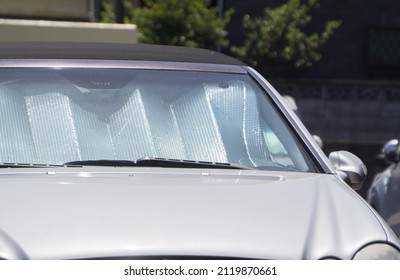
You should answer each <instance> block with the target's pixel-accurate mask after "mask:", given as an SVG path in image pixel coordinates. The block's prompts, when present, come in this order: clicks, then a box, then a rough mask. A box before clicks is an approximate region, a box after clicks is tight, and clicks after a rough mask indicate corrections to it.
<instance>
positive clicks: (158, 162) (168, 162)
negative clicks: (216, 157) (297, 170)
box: [136, 157, 252, 169]
mask: <svg viewBox="0 0 400 280" xmlns="http://www.w3.org/2000/svg"><path fill="white" fill-rule="evenodd" d="M136 165H137V166H147V167H151V166H154V167H172V168H213V169H252V168H250V167H247V166H242V165H236V164H231V163H225V162H211V161H196V160H184V159H168V158H153V157H146V158H141V159H138V160H137V161H136Z"/></svg>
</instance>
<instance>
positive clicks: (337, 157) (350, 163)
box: [329, 151, 367, 190]
mask: <svg viewBox="0 0 400 280" xmlns="http://www.w3.org/2000/svg"><path fill="white" fill-rule="evenodd" d="M329 160H330V162H331V163H332V165H333V167H334V168H335V170H336V171H337V173H338V175H339V176H340V177H341V178H342V179H343V180H344V181H345V182H346V183H347V184H348V185H349V186H350V187H352V188H353V189H354V190H358V189H360V188H361V186H362V183H363V182H364V180H365V178H366V177H367V168H366V166H365V164H364V163H363V162H362V161H361V160H360V159H359V158H358V157H357V156H355V155H354V154H352V153H350V152H347V151H336V152H332V153H330V154H329Z"/></svg>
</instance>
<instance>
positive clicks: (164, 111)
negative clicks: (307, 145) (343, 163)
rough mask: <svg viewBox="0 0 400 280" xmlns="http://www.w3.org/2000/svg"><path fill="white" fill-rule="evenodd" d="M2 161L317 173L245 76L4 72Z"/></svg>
mask: <svg viewBox="0 0 400 280" xmlns="http://www.w3.org/2000/svg"><path fill="white" fill-rule="evenodd" d="M0 114H1V120H0V133H1V134H0V160H1V161H2V162H6V163H11V162H15V163H39V164H63V163H66V162H70V161H78V160H99V159H109V160H132V161H136V160H138V159H140V158H144V157H160V158H171V159H185V160H194V161H207V162H224V163H232V164H238V165H243V166H247V167H252V168H257V169H265V170H268V169H272V170H275V169H278V170H288V171H292V170H296V171H310V172H315V169H314V168H313V165H312V163H311V161H310V159H309V157H308V156H307V154H306V153H305V152H304V150H303V148H302V147H301V145H300V144H299V142H298V141H297V139H296V137H294V134H293V133H292V132H291V130H290V128H289V127H288V126H287V124H286V123H285V121H284V120H283V119H282V117H281V115H280V114H278V113H277V110H276V108H275V107H274V105H272V104H271V102H270V100H269V98H268V97H267V96H266V95H265V93H264V92H263V91H262V90H261V89H260V88H259V87H258V86H257V85H256V84H255V83H254V82H253V80H252V79H251V78H250V77H249V76H247V75H242V74H222V73H208V72H190V71H155V70H128V69H122V70H117V69H58V70H55V69H3V70H1V72H0Z"/></svg>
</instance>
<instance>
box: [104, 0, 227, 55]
mask: <svg viewBox="0 0 400 280" xmlns="http://www.w3.org/2000/svg"><path fill="white" fill-rule="evenodd" d="M143 3H144V5H143V6H141V7H133V5H132V4H131V3H130V2H129V1H125V2H124V8H125V18H124V22H126V23H134V24H136V25H137V27H138V31H139V38H138V39H139V42H140V43H146V44H160V45H177V46H187V47H199V48H206V49H215V48H217V46H227V45H228V43H229V41H228V39H227V32H226V30H225V26H226V25H227V24H228V22H229V21H230V18H231V15H232V13H233V10H228V11H226V12H225V13H224V15H223V16H222V17H221V18H219V17H218V11H217V9H216V7H212V6H211V0H144V1H143ZM103 8H104V12H103V14H102V21H103V22H110V21H111V22H112V21H113V20H114V21H115V16H114V14H113V11H112V6H110V5H109V4H107V2H106V3H105V5H103Z"/></svg>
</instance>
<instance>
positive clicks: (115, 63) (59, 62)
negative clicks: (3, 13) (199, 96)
mask: <svg viewBox="0 0 400 280" xmlns="http://www.w3.org/2000/svg"><path fill="white" fill-rule="evenodd" d="M0 68H105V69H149V70H185V71H188V70H189V71H200V72H218V73H235V74H247V71H246V70H245V68H244V67H243V66H240V65H228V64H211V63H191V62H167V61H144V60H94V59H1V60H0Z"/></svg>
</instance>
